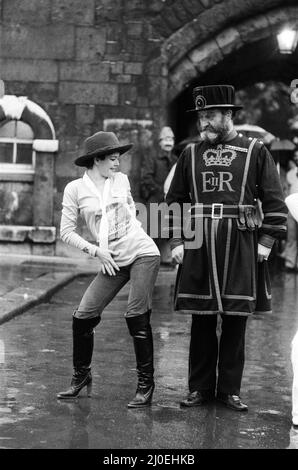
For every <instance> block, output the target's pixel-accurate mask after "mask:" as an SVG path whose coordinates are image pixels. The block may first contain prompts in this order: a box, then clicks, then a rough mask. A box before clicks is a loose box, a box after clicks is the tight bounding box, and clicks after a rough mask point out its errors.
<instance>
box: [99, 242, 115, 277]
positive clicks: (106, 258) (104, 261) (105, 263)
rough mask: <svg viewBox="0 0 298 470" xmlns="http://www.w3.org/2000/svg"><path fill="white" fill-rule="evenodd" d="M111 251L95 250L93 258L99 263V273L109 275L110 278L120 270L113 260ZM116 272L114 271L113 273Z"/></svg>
mask: <svg viewBox="0 0 298 470" xmlns="http://www.w3.org/2000/svg"><path fill="white" fill-rule="evenodd" d="M113 254H114V253H113V251H112V250H107V249H105V248H99V247H98V248H97V249H96V254H95V256H96V257H97V258H99V259H100V261H101V271H102V272H103V274H109V275H110V276H116V271H119V270H120V268H119V266H118V264H117V263H115V261H114V260H113V257H112V255H113ZM115 270H116V271H115Z"/></svg>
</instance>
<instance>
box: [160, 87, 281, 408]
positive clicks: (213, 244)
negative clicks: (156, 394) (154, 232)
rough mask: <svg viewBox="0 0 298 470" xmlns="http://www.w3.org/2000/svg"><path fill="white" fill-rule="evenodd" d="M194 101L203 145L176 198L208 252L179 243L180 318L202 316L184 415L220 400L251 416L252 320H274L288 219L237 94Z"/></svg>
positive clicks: (207, 91)
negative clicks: (240, 126)
mask: <svg viewBox="0 0 298 470" xmlns="http://www.w3.org/2000/svg"><path fill="white" fill-rule="evenodd" d="M193 97H194V102H195V108H194V109H193V110H190V111H193V112H196V113H198V122H199V125H200V128H201V139H202V141H201V142H199V143H197V144H192V145H190V146H188V147H187V148H186V149H185V150H184V151H183V153H182V154H181V156H180V157H179V160H178V162H177V167H176V170H175V174H174V177H173V180H172V183H171V186H170V189H169V191H168V193H167V197H166V201H167V203H168V204H169V205H171V204H172V203H179V204H180V205H181V206H183V204H186V203H187V204H189V203H190V204H191V207H192V209H191V216H192V220H193V221H198V220H199V221H200V223H202V224H203V227H202V230H203V241H202V244H201V246H200V247H195V245H194V247H191V246H190V245H188V246H189V248H187V244H186V243H185V238H184V237H183V236H182V238H172V239H171V248H172V256H173V259H174V260H175V261H176V262H177V263H179V264H180V266H179V269H178V273H177V280H176V289H175V299H174V300H175V302H174V303H175V310H176V311H178V312H181V313H182V314H191V315H192V326H191V335H190V348H189V376H188V386H189V394H188V396H187V397H186V399H184V400H183V401H182V402H181V406H183V407H193V406H201V405H203V404H204V403H207V402H209V401H210V400H213V399H215V398H216V399H217V400H218V401H220V402H221V403H223V404H224V405H225V406H227V407H229V408H231V409H233V410H236V411H247V409H248V407H247V405H246V404H244V403H243V402H242V400H241V398H240V388H241V381H242V375H243V369H244V360H245V330H246V323H247V318H248V317H249V316H251V315H252V314H254V313H256V312H270V311H271V305H270V302H271V289H270V279H269V273H268V266H267V259H268V256H269V254H270V251H271V248H272V246H273V244H274V242H275V240H276V239H278V238H283V237H285V234H286V220H287V212H288V211H287V207H286V205H285V203H284V195H283V193H282V188H281V184H280V179H279V175H278V172H277V169H276V166H275V164H274V161H273V158H272V156H271V155H270V153H269V152H268V150H267V149H266V147H265V146H264V144H263V143H262V142H260V141H257V139H251V138H247V137H243V136H241V135H238V134H237V132H236V130H235V129H234V124H233V118H234V115H235V112H236V111H238V110H239V109H241V108H242V106H238V105H235V104H234V98H235V91H234V88H233V87H232V86H231V85H211V86H203V87H196V88H194V90H193ZM257 199H260V201H261V202H262V211H263V220H262V221H261V222H260V218H258V216H257ZM181 212H182V211H181ZM184 245H185V246H184Z"/></svg>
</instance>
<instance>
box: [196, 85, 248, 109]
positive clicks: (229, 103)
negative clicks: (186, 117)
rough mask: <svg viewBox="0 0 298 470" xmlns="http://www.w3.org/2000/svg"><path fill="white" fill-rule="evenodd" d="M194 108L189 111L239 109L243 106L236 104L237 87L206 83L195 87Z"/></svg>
mask: <svg viewBox="0 0 298 470" xmlns="http://www.w3.org/2000/svg"><path fill="white" fill-rule="evenodd" d="M192 94H193V99H194V102H195V108H194V109H188V110H187V111H203V110H204V109H212V108H223V109H234V110H235V111H238V110H239V109H242V108H243V106H241V105H235V104H234V103H235V89H234V87H233V86H232V85H206V86H198V87H196V88H194V89H193V92H192Z"/></svg>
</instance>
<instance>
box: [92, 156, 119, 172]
mask: <svg viewBox="0 0 298 470" xmlns="http://www.w3.org/2000/svg"><path fill="white" fill-rule="evenodd" d="M119 157H120V153H119V152H114V153H111V155H108V156H106V158H105V159H104V160H100V159H99V158H96V157H95V159H94V166H95V167H96V168H97V170H98V171H99V173H100V175H101V176H103V177H104V178H110V177H111V176H113V175H114V174H115V173H116V172H117V171H118V170H119Z"/></svg>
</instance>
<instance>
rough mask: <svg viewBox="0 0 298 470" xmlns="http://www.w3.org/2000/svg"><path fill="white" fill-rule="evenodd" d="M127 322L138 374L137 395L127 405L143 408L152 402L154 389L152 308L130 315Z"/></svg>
mask: <svg viewBox="0 0 298 470" xmlns="http://www.w3.org/2000/svg"><path fill="white" fill-rule="evenodd" d="M126 322H127V326H128V329H129V332H130V334H131V336H132V338H133V343H134V349H135V355H136V363H137V375H138V385H137V390H136V395H135V397H134V398H133V400H131V401H130V402H129V403H128V405H127V406H128V408H141V407H144V406H149V405H150V404H151V400H152V395H153V391H154V380H153V373H154V367H153V338H152V330H151V325H150V310H148V311H147V312H146V313H144V314H142V315H138V316H136V317H128V318H126Z"/></svg>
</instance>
